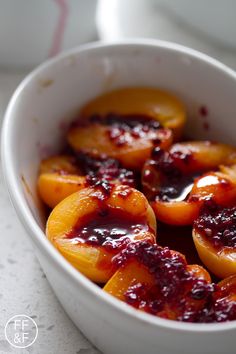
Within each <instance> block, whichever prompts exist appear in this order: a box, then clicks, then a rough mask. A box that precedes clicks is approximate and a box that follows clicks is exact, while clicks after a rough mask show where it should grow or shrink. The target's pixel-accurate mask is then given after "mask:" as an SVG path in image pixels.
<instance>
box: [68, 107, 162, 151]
mask: <svg viewBox="0 0 236 354" xmlns="http://www.w3.org/2000/svg"><path fill="white" fill-rule="evenodd" d="M85 124H87V125H88V124H102V125H105V126H107V127H108V131H107V133H108V137H109V139H110V140H111V141H112V142H113V143H114V144H115V145H116V146H123V145H127V144H129V143H130V141H133V140H134V139H142V138H146V137H147V136H148V138H149V139H150V140H153V142H154V143H157V141H156V139H158V138H159V136H158V134H157V131H159V130H160V131H161V132H162V134H161V135H160V137H162V135H164V134H163V133H164V131H165V130H167V129H164V128H163V127H162V126H161V124H160V123H159V122H158V121H157V120H155V119H152V118H151V117H149V116H148V115H144V114H127V115H121V114H117V113H108V114H106V115H105V116H101V115H99V114H94V115H92V116H91V117H90V118H89V119H88V120H87V121H86V120H80V121H77V122H74V123H73V124H72V126H71V127H72V128H73V127H74V126H84V125H85ZM168 131H169V130H168ZM158 143H160V140H159V139H158Z"/></svg>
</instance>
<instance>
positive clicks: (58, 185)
mask: <svg viewBox="0 0 236 354" xmlns="http://www.w3.org/2000/svg"><path fill="white" fill-rule="evenodd" d="M85 187H86V177H84V176H76V175H60V174H58V173H42V174H41V175H40V176H39V178H38V191H39V195H40V197H41V198H42V200H43V201H44V203H45V204H47V205H48V206H49V207H50V208H54V207H55V206H56V205H57V204H58V203H60V202H61V201H62V200H63V199H65V198H66V197H68V196H69V195H70V194H72V193H75V192H77V191H79V190H80V189H82V188H85Z"/></svg>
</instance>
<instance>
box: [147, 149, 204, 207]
mask: <svg viewBox="0 0 236 354" xmlns="http://www.w3.org/2000/svg"><path fill="white" fill-rule="evenodd" d="M192 158H193V157H192V154H191V152H190V151H188V150H187V151H184V152H181V151H174V152H173V153H172V152H169V151H164V150H162V149H160V148H159V147H156V148H154V149H153V152H152V159H151V160H150V162H149V167H150V168H148V169H147V170H146V171H144V175H143V179H144V182H145V183H146V184H147V185H148V184H149V183H150V185H152V184H153V182H154V181H155V179H156V178H157V176H156V174H158V180H159V181H158V182H159V185H158V188H156V189H155V187H154V189H153V192H154V193H151V194H152V197H151V199H152V200H154V199H155V197H157V198H158V199H160V200H162V201H172V200H178V201H180V200H185V199H186V197H187V196H188V194H189V192H190V190H191V187H192V185H193V181H194V178H196V177H197V176H199V175H200V171H199V173H196V172H192V173H186V172H185V171H184V168H185V167H186V168H187V167H188V165H189V164H190V161H192ZM154 185H155V182H154Z"/></svg>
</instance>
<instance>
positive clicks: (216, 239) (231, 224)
mask: <svg viewBox="0 0 236 354" xmlns="http://www.w3.org/2000/svg"><path fill="white" fill-rule="evenodd" d="M194 228H195V229H196V231H197V232H199V233H200V234H201V235H202V236H204V238H206V239H207V240H209V241H210V243H211V244H212V245H213V246H214V247H215V248H216V249H220V248H222V247H229V248H236V207H233V208H220V207H217V206H214V204H212V205H211V206H208V208H207V207H205V208H203V211H202V213H201V215H200V216H199V217H198V219H197V220H196V221H195V223H194Z"/></svg>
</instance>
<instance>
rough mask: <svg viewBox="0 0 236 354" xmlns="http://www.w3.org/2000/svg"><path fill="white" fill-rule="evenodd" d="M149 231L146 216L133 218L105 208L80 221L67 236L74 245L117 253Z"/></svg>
mask: <svg viewBox="0 0 236 354" xmlns="http://www.w3.org/2000/svg"><path fill="white" fill-rule="evenodd" d="M147 231H149V226H148V224H147V221H146V219H145V217H144V216H141V215H136V216H133V215H131V214H128V213H127V212H125V211H123V210H121V209H118V208H108V207H104V206H103V209H100V210H97V211H96V212H94V213H92V214H90V215H85V216H84V217H83V219H80V220H79V222H78V224H76V225H75V226H74V228H73V229H72V230H71V231H70V232H69V233H68V234H67V235H66V236H67V238H70V239H73V242H74V243H86V244H87V245H92V246H102V247H105V249H106V250H108V251H112V250H116V251H117V250H118V249H122V248H123V247H125V246H126V245H127V244H128V243H129V242H131V241H132V240H134V237H135V236H137V235H138V234H140V233H142V232H143V233H144V232H147Z"/></svg>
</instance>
